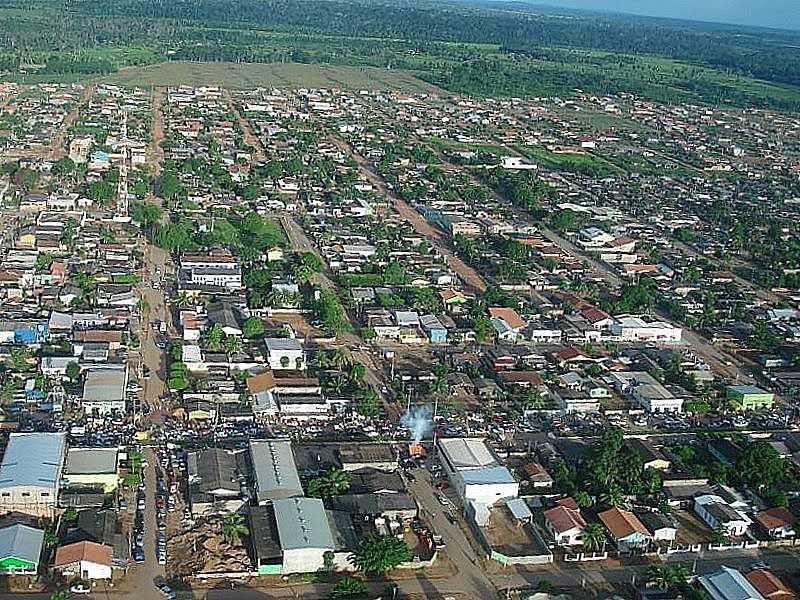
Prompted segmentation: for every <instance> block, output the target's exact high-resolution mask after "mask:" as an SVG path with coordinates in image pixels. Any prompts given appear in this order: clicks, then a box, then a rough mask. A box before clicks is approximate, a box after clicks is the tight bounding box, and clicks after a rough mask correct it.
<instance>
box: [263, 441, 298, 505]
mask: <svg viewBox="0 0 800 600" xmlns="http://www.w3.org/2000/svg"><path fill="white" fill-rule="evenodd" d="M250 458H251V460H252V462H253V471H254V472H255V480H256V493H257V495H258V500H259V502H261V501H264V500H274V499H276V498H291V497H292V496H302V495H303V486H302V485H300V475H298V473H297V467H296V465H295V462H294V455H293V454H292V445H291V443H290V442H286V441H279V440H262V441H256V440H250Z"/></svg>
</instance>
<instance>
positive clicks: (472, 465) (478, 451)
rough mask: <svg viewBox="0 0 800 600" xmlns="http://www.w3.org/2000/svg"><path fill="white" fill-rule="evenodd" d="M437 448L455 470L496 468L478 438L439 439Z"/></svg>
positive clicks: (491, 455)
mask: <svg viewBox="0 0 800 600" xmlns="http://www.w3.org/2000/svg"><path fill="white" fill-rule="evenodd" d="M439 447H440V448H441V450H442V452H444V454H445V457H446V458H447V460H448V461H449V463H450V464H451V465H452V467H453V468H454V469H456V470H462V469H480V468H483V467H495V466H498V464H499V463H498V462H497V459H495V457H494V455H493V454H492V452H491V450H489V448H488V447H487V446H486V443H485V442H484V441H483V440H481V439H478V438H446V439H441V438H440V439H439Z"/></svg>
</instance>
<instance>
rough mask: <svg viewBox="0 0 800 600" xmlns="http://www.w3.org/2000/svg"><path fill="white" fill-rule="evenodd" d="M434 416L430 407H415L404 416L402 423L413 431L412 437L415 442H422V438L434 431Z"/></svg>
mask: <svg viewBox="0 0 800 600" xmlns="http://www.w3.org/2000/svg"><path fill="white" fill-rule="evenodd" d="M432 414H433V410H432V409H431V407H430V406H427V405H425V406H414V407H413V408H411V409H409V411H408V412H406V414H404V415H403V417H402V418H401V419H400V423H401V424H402V425H403V426H404V427H407V428H408V429H409V430H410V431H411V437H412V438H413V439H414V441H415V442H421V441H422V438H424V437H425V436H426V435H428V434H429V433H430V432H431V431H432V429H433V421H432V420H431V415H432Z"/></svg>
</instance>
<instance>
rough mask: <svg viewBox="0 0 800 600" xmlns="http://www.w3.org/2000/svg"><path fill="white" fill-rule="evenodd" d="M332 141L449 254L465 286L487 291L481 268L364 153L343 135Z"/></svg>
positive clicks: (440, 250) (401, 210)
mask: <svg viewBox="0 0 800 600" xmlns="http://www.w3.org/2000/svg"><path fill="white" fill-rule="evenodd" d="M331 141H332V142H333V143H335V144H336V146H337V147H338V148H339V149H340V150H342V151H343V152H346V153H347V154H349V155H350V156H352V157H353V159H354V160H355V161H356V163H358V167H359V170H360V171H361V173H362V174H363V175H364V176H365V177H366V178H367V180H368V181H369V182H370V183H371V184H372V185H373V186H374V187H375V188H376V189H377V190H378V191H379V192H380V193H381V194H383V195H385V196H386V197H388V198H391V199H392V204H393V205H394V207H395V210H396V211H397V212H398V214H399V215H400V216H401V217H403V218H404V219H405V220H407V221H408V222H409V223H411V225H412V226H413V227H414V229H415V230H416V231H417V233H419V234H420V235H421V236H423V237H425V238H426V239H427V240H428V242H430V243H431V244H432V245H433V246H435V247H436V250H437V251H438V252H439V253H440V254H441V255H442V256H444V257H445V259H446V260H447V264H448V265H449V266H450V268H451V269H453V271H455V272H456V273H457V274H458V276H459V277H460V278H461V280H462V281H463V282H464V286H465V287H466V288H467V289H468V290H469V291H471V292H473V293H474V292H478V293H483V292H485V291H486V282H485V281H484V280H483V278H482V277H481V276H480V275H478V272H477V271H476V270H475V269H473V268H472V267H470V266H469V265H467V264H466V263H465V262H464V261H463V260H461V259H460V258H458V257H457V256H456V255H455V254H454V253H453V252H452V250H450V248H448V247H447V246H446V245H445V244H446V240H447V238H446V237H445V236H444V235H443V233H442V232H441V231H439V230H438V229H436V228H435V227H433V226H432V225H431V224H430V223H429V222H428V221H427V220H426V219H425V218H424V217H423V216H422V215H421V214H419V212H417V211H416V210H415V209H414V208H413V207H411V206H410V205H409V204H408V203H407V202H406V201H405V200H403V199H402V198H400V196H398V195H397V194H395V193H394V192H393V191H392V190H390V189H389V188H388V187H386V182H385V181H384V179H383V177H381V176H380V175H379V174H378V173H376V172H375V171H374V170H373V169H372V166H371V165H370V164H369V161H367V160H366V159H365V158H364V157H363V156H361V155H360V154H359V153H358V152H356V151H355V149H354V148H352V147H351V146H350V145H349V144H348V143H347V142H346V141H345V140H343V139H342V138H339V137H332V138H331Z"/></svg>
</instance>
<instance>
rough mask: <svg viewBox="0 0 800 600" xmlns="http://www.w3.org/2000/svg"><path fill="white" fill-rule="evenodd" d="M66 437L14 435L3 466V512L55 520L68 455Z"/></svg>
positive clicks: (0, 487)
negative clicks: (65, 460) (55, 509)
mask: <svg viewBox="0 0 800 600" xmlns="http://www.w3.org/2000/svg"><path fill="white" fill-rule="evenodd" d="M66 435H67V434H65V433H12V434H11V435H10V436H9V439H8V446H6V451H5V454H4V455H3V462H2V464H0V512H4V513H6V512H19V513H23V514H28V515H33V516H43V517H52V514H53V511H54V508H55V506H56V502H57V501H58V490H59V486H60V482H61V471H62V470H63V468H64V459H65V457H66V453H67V437H66Z"/></svg>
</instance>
